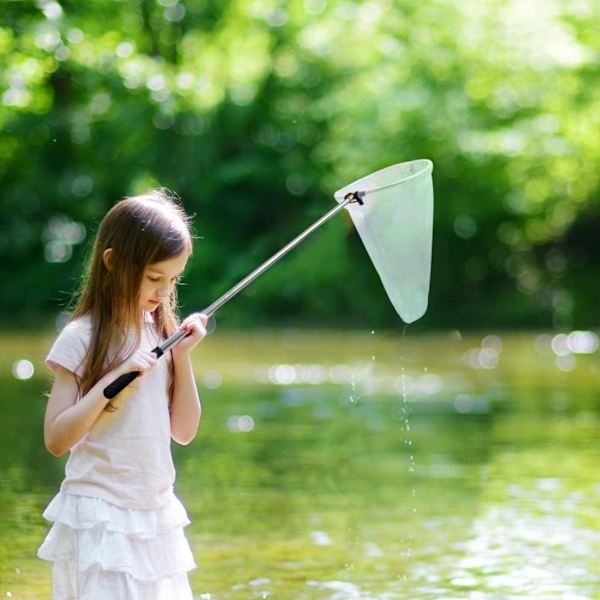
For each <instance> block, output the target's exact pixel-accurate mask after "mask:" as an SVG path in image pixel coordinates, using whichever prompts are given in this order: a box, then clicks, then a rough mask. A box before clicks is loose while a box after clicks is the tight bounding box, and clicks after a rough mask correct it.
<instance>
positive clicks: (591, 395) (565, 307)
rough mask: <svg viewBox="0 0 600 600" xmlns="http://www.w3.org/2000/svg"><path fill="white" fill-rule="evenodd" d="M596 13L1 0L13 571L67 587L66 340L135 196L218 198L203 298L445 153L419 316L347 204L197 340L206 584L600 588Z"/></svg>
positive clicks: (372, 3)
mask: <svg viewBox="0 0 600 600" xmlns="http://www.w3.org/2000/svg"><path fill="white" fill-rule="evenodd" d="M598 31H600V4H599V3H598V2H595V1H594V0H528V1H525V0H463V1H462V2H451V1H450V0H424V1H421V2H414V1H410V2H409V1H407V0H359V1H355V2H352V1H350V0H342V1H331V0H329V1H328V0H288V1H287V2H286V1H283V0H219V1H217V0H203V1H192V0H137V1H135V0H119V1H118V0H87V1H86V2H74V1H72V0H35V1H28V0H4V1H2V2H0V190H1V191H0V199H1V200H0V201H1V203H2V204H1V208H2V210H1V217H0V218H1V221H0V277H1V280H2V300H1V306H2V310H1V311H0V332H1V333H2V335H1V336H0V412H1V414H2V415H3V419H2V421H1V422H0V439H1V440H2V442H1V443H0V449H1V452H0V531H2V532H3V536H4V537H3V538H2V542H1V543H0V596H4V595H6V597H12V598H14V599H25V600H42V599H46V598H48V597H49V595H50V565H48V564H46V563H42V561H39V560H38V559H37V558H36V556H35V552H36V549H37V547H38V546H39V544H40V543H41V541H42V539H43V537H44V535H45V533H46V531H47V524H46V523H45V521H43V519H42V517H41V512H42V510H43V507H44V506H45V505H46V504H47V503H48V501H49V500H50V499H51V497H52V496H53V495H54V493H55V492H56V490H57V488H58V486H59V484H60V481H61V479H62V471H63V461H64V459H63V460H61V461H57V460H55V459H54V458H53V457H51V456H50V455H49V454H48V453H47V452H46V451H45V449H44V447H43V441H42V421H43V412H44V408H45V400H44V399H45V393H46V392H47V390H48V389H49V387H50V385H51V381H50V375H49V373H48V372H47V370H46V369H45V367H44V364H43V358H44V356H45V354H46V352H47V350H48V347H49V345H50V344H51V342H52V339H53V338H54V337H55V335H56V328H55V327H54V325H55V320H56V317H57V314H59V313H61V312H62V311H65V310H67V309H68V303H69V300H70V299H71V297H72V294H73V292H74V290H76V289H77V287H78V284H79V278H80V274H81V271H82V266H83V264H84V260H85V257H86V254H87V251H88V250H89V247H90V244H91V241H92V240H93V236H94V233H95V230H96V228H97V225H98V223H99V221H100V219H101V218H102V216H103V215H104V214H105V212H106V211H107V210H108V209H109V208H110V207H111V206H112V205H113V204H114V202H115V201H117V200H118V199H119V198H122V197H123V196H125V195H130V194H135V193H139V192H143V191H145V190H146V189H148V188H149V187H156V186H166V187H168V188H170V189H172V190H174V191H175V192H177V193H178V194H179V195H180V196H181V198H182V201H183V203H184V205H185V208H186V209H187V211H188V212H189V213H193V214H195V231H196V235H197V236H198V239H197V240H196V242H195V254H194V258H193V260H192V261H190V265H189V266H188V272H187V274H186V276H185V278H184V284H183V285H182V287H181V290H180V297H181V299H182V304H183V306H182V312H183V313H184V314H185V313H187V312H190V311H192V310H196V309H200V308H202V307H205V306H207V305H208V304H209V303H210V302H212V301H213V300H215V299H216V298H217V297H218V296H220V295H221V294H222V293H223V292H224V291H226V290H227V289H228V288H229V287H230V286H232V285H233V284H235V283H236V282H237V281H238V280H240V279H241V278H242V277H244V276H245V275H246V274H247V273H248V272H250V271H251V270H252V269H253V268H254V267H256V266H257V265H258V264H260V263H261V262H263V261H264V260H265V259H266V258H268V257H269V256H270V255H271V254H273V253H274V252H276V251H277V250H279V249H280V248H281V247H282V246H283V245H284V244H286V243H287V242H288V241H289V240H290V239H292V238H293V237H294V236H295V235H296V234H297V233H299V232H300V231H302V230H303V229H304V228H305V227H307V226H308V225H309V224H310V223H312V222H313V221H314V220H315V219H317V218H318V217H320V216H321V215H322V214H324V213H325V212H326V211H327V210H329V209H330V208H331V207H332V206H333V205H334V200H333V198H332V194H333V192H334V191H336V190H337V189H338V188H340V187H342V186H344V185H346V184H348V183H350V182H352V181H353V180H355V179H357V178H359V177H361V176H363V175H366V174H368V173H370V172H372V171H374V170H376V169H380V168H382V167H385V166H387V165H390V164H393V163H396V162H401V161H407V160H412V159H417V158H429V159H431V160H432V161H433V162H434V172H433V178H434V188H435V218H434V238H433V239H434V247H433V265H432V278H431V282H432V284H431V293H430V305H429V310H428V312H427V314H426V315H425V316H424V317H423V318H422V319H420V320H419V321H417V322H416V323H415V324H414V325H410V327H408V328H404V327H403V324H402V322H401V321H400V320H399V318H398V316H397V315H396V313H395V311H394V310H393V308H392V306H391V304H390V303H389V301H388V299H387V297H386V295H385V292H384V291H383V288H382V286H381V283H380V282H379V279H378V277H377V274H376V272H375V270H374V268H373V266H372V264H371V262H370V260H369V258H368V256H367V253H366V252H365V250H364V248H363V247H362V243H361V241H360V239H359V238H358V236H357V234H356V232H355V230H354V228H353V226H352V224H351V222H350V220H349V218H348V216H347V215H343V216H340V217H336V218H335V219H333V220H332V221H330V222H329V223H327V224H326V225H325V226H323V228H322V229H321V230H320V231H319V232H318V233H316V234H314V235H313V236H312V237H311V238H310V239H309V240H308V241H306V242H304V243H303V244H302V245H301V246H300V247H299V248H297V249H296V250H294V252H293V253H292V254H290V255H289V256H287V257H286V258H285V259H284V260H283V261H282V262H281V263H279V264H278V265H277V266H276V267H274V268H273V269H271V270H270V271H269V272H268V273H267V274H265V275H263V276H262V277H261V278H260V279H259V280H258V281H257V282H256V283H254V284H253V285H252V286H251V287H249V288H248V289H247V290H245V291H244V292H243V294H241V295H240V296H239V297H238V298H236V300H235V301H233V302H231V303H229V304H227V305H226V306H225V307H224V308H223V309H222V310H220V311H219V314H218V315H217V318H218V321H219V326H220V325H225V327H224V328H223V329H224V330H221V331H219V330H218V331H217V332H216V334H215V335H211V336H210V337H209V338H208V339H207V340H206V341H205V342H203V344H201V345H200V347H199V348H198V349H197V351H195V353H194V361H195V363H194V366H195V373H196V376H197V380H198V384H199V387H200V389H201V392H202V395H203V423H202V427H201V432H200V435H199V436H198V438H197V439H196V440H195V441H194V442H193V444H191V445H190V446H189V447H186V448H179V447H176V448H174V452H175V460H176V463H177V468H178V484H177V485H178V488H177V489H178V492H180V493H181V496H182V499H183V500H184V502H185V504H186V506H187V507H188V510H189V512H190V516H191V519H192V525H191V526H190V528H189V530H188V535H189V537H190V539H191V541H192V544H193V546H194V552H195V555H196V558H197V561H198V563H199V565H200V568H199V569H198V570H197V571H195V572H194V573H193V574H192V584H193V587H194V590H195V593H196V596H195V597H196V598H197V599H198V600H210V599H213V600H217V599H231V600H234V599H235V600H237V599H238V598H239V599H240V600H241V599H247V598H266V597H277V598H282V599H288V598H289V599H290V600H304V599H306V600H315V599H321V598H322V599H327V600H341V599H343V600H349V599H350V600H354V599H360V600H373V599H375V598H377V600H391V599H393V600H395V599H396V598H398V599H403V598H411V599H415V600H418V599H424V600H430V599H437V598H447V597H448V598H449V597H452V598H473V599H475V598H477V599H481V598H485V599H486V600H487V599H490V600H493V599H496V598H517V597H519V598H522V597H527V598H533V597H539V598H542V597H543V598H548V599H553V598H557V599H563V598H581V599H595V598H600V572H599V568H598V561H597V560H596V557H597V556H598V551H599V549H600V486H599V485H598V483H597V477H596V476H595V471H596V468H597V467H596V465H597V464H598V461H599V460H600V449H599V447H598V439H599V437H600V402H599V398H598V394H597V377H598V369H599V368H600V361H599V359H600V353H599V352H598V348H599V339H598V335H597V332H595V331H594V329H595V327H596V326H597V325H598V316H597V307H598V306H599V305H600V286H599V285H598V280H599V276H600V272H599V269H600V266H599V265H600V260H599V259H600V236H599V235H598V231H600V202H599V201H600V185H599V181H600V180H599V178H598V173H599V172H600V37H599V36H598ZM406 284H407V285H410V282H406ZM60 322H61V319H58V321H57V323H60ZM227 329H229V331H227Z"/></svg>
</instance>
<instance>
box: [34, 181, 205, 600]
mask: <svg viewBox="0 0 600 600" xmlns="http://www.w3.org/2000/svg"><path fill="white" fill-rule="evenodd" d="M191 253H192V236H191V234H190V228H189V223H188V219H187V217H186V215H185V213H184V212H183V210H182V209H181V208H180V206H179V205H178V204H177V203H176V202H175V201H173V200H172V199H171V198H170V197H169V196H168V195H167V194H166V193H165V192H164V191H162V190H155V191H151V192H149V193H147V194H144V195H142V196H137V197H134V198H127V199H125V200H121V201H120V202H118V203H117V204H116V205H115V206H114V207H113V208H112V209H111V210H110V211H109V212H108V214H107V215H106V216H105V218H104V219H103V221H102V223H101V224H100V228H99V230H98V234H97V237H96V241H95V244H94V248H93V252H92V256H91V260H90V264H89V268H88V271H87V273H86V277H85V280H84V284H83V288H82V292H81V294H80V297H79V300H78V303H77V305H76V307H75V310H74V312H73V315H72V317H71V320H70V322H69V323H68V324H67V326H66V327H65V328H64V329H63V330H62V332H61V333H60V335H59V336H58V338H57V340H56V342H55V343H54V345H53V346H52V349H51V350H50V353H49V354H48V356H47V358H46V362H47V364H48V366H49V368H50V369H51V371H52V372H53V373H54V376H55V379H54V384H53V386H52V390H51V392H50V398H49V400H48V405H47V408H46V416H45V420H44V437H45V442H46V447H47V448H48V450H49V452H50V453H51V454H53V455H55V456H61V455H62V454H64V453H65V452H66V451H67V450H70V456H69V460H68V461H67V464H66V468H65V479H64V480H63V482H62V485H61V488H60V492H59V493H58V495H57V496H56V497H55V498H54V499H53V500H52V502H51V503H50V505H49V506H48V508H47V509H46V511H45V512H44V517H45V518H46V519H48V520H49V521H52V522H53V525H52V528H51V529H50V532H49V533H48V536H47V537H46V539H45V541H44V543H43V544H42V546H41V547H40V549H39V551H38V554H39V556H40V557H41V558H43V559H46V560H50V561H53V562H54V566H53V598H54V599H55V600H184V599H185V600H191V598H192V593H191V590H190V586H189V583H188V577H187V572H188V571H189V570H191V569H193V568H194V567H195V564H194V559H193V556H192V553H191V551H190V547H189V545H188V542H187V540H186V538H185V535H184V532H183V528H184V527H185V526H186V525H187V524H188V523H189V520H188V518H187V515H186V512H185V509H184V508H183V506H182V504H181V502H180V501H179V500H178V499H177V498H176V496H175V495H174V493H173V483H174V480H175V470H174V467H173V461H172V458H171V452H170V440H171V438H172V439H174V440H175V441H176V442H178V443H180V444H188V443H189V442H191V441H192V440H193V438H194V436H195V435H196V431H197V428H198V424H199V421H200V410H201V408H200V401H199V397H198V391H197V389H196V385H195V382H194V377H193V373H192V366H191V363H190V358H189V356H190V352H191V350H192V349H193V348H194V346H196V344H198V342H200V340H201V339H202V338H203V337H204V336H205V335H206V329H205V325H206V317H205V316H204V315H197V314H196V315H192V316H191V317H189V318H187V319H185V320H184V321H183V322H182V323H181V324H180V325H179V328H181V329H185V330H186V331H187V332H188V335H187V336H186V337H185V338H184V339H183V340H181V341H180V342H179V343H178V344H177V345H176V346H174V347H173V349H172V350H171V351H170V352H167V353H165V356H164V357H163V358H161V359H160V360H157V359H156V356H155V355H154V354H153V353H151V350H152V348H154V347H156V346H157V345H158V343H160V342H161V341H162V340H163V339H164V338H166V337H168V336H169V335H170V334H172V333H173V331H175V330H176V329H177V328H178V326H177V317H176V292H175V284H176V282H177V279H178V277H179V276H180V275H181V273H182V272H183V270H184V268H185V265H186V263H187V261H188V259H189V257H190V255H191ZM130 371H139V372H140V373H141V376H140V377H138V378H137V379H136V380H135V381H134V383H132V384H130V385H129V387H127V388H126V389H125V390H123V391H122V392H121V393H120V394H119V395H117V396H116V397H115V398H114V399H113V400H111V401H108V400H107V398H105V396H104V394H103V390H104V388H106V386H107V385H108V384H110V383H111V382H112V381H114V380H115V379H116V378H117V377H119V376H120V375H122V374H123V373H127V372H130Z"/></svg>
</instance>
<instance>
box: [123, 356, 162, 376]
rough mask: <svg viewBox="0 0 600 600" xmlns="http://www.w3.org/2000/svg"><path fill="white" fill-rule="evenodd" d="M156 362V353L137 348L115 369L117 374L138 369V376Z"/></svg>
mask: <svg viewBox="0 0 600 600" xmlns="http://www.w3.org/2000/svg"><path fill="white" fill-rule="evenodd" d="M155 364H156V354H154V352H146V351H145V350H137V351H136V352H134V353H133V354H132V355H131V356H130V357H129V358H128V359H127V360H126V361H125V362H124V363H123V364H122V365H119V366H118V367H117V368H116V369H115V371H116V372H117V373H116V374H117V375H123V374H124V373H129V372H130V371H138V372H139V373H140V377H142V376H143V375H144V373H146V372H147V371H149V370H150V369H151V368H152V367H153V366H154V365H155Z"/></svg>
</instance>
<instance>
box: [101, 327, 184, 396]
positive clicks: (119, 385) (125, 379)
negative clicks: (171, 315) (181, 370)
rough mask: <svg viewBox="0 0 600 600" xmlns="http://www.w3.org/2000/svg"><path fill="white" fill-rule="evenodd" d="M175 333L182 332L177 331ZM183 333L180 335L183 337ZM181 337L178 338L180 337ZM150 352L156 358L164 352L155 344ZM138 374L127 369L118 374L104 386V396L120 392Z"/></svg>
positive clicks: (138, 374)
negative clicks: (125, 371)
mask: <svg viewBox="0 0 600 600" xmlns="http://www.w3.org/2000/svg"><path fill="white" fill-rule="evenodd" d="M177 333H182V332H181V331H178V332H177ZM183 333H184V334H185V335H187V332H186V331H184V332H183ZM185 335H183V336H181V337H185ZM171 337H173V336H171ZM181 337H180V338H179V339H181ZM169 339H170V338H169ZM167 341H168V340H167ZM152 352H154V354H156V358H160V357H161V356H162V355H163V354H164V350H163V349H162V348H161V347H160V346H156V348H153V349H152ZM140 375H141V373H140V372H139V371H129V373H123V375H119V377H117V378H116V379H115V380H114V381H113V382H112V383H109V384H108V385H107V386H106V387H105V388H104V392H103V393H104V397H105V398H108V399H109V400H112V399H113V398H114V397H115V396H116V395H117V394H119V393H120V392H122V391H123V390H124V389H125V388H126V387H127V386H128V385H129V384H130V383H131V382H132V381H134V380H135V379H137V378H138V377H139V376H140Z"/></svg>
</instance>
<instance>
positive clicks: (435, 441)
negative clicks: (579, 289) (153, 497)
mask: <svg viewBox="0 0 600 600" xmlns="http://www.w3.org/2000/svg"><path fill="white" fill-rule="evenodd" d="M567 333H568V332H567ZM50 339H51V335H46V336H37V337H28V336H25V335H20V336H16V335H15V336H10V335H4V336H2V345H1V346H0V387H1V390H0V392H1V393H0V404H1V411H2V413H1V414H2V415H3V418H2V420H1V421H0V430H1V431H0V433H1V437H0V439H2V447H1V450H2V452H1V453H0V531H1V532H2V533H1V534H0V535H1V543H0V598H4V597H7V598H21V599H27V600H29V599H31V600H40V599H42V598H43V599H47V598H49V597H50V591H49V590H50V567H49V565H47V564H46V563H43V562H41V561H38V560H37V559H36V558H35V551H36V548H37V545H38V544H39V542H40V541H41V539H42V538H43V536H44V533H45V531H46V524H45V523H44V522H43V521H42V519H41V517H40V514H41V511H42V509H43V507H44V505H45V504H46V503H47V502H48V500H49V499H50V498H51V496H52V495H53V494H54V492H55V490H56V487H57V486H58V484H59V482H60V480H61V477H62V461H60V460H57V459H54V458H52V457H51V456H50V455H48V454H47V453H46V451H45V450H44V449H43V445H42V415H43V409H44V400H43V397H42V393H43V391H44V390H46V389H47V386H48V381H49V380H48V378H47V375H46V372H45V370H44V368H43V366H42V365H41V356H42V355H43V352H44V350H45V349H46V348H47V345H48V343H49V341H50ZM586 339H587V338H584V337H582V336H579V337H577V336H574V337H573V338H572V346H571V350H569V341H568V336H565V337H564V338H558V339H556V337H555V336H552V335H548V336H546V337H541V336H537V335H534V334H521V335H501V336H498V335H496V336H489V335H481V336H472V337H469V338H466V337H464V338H461V336H459V335H457V334H444V335H437V336H425V337H422V338H420V339H413V338H411V337H410V335H408V334H407V335H405V336H402V335H392V334H386V333H383V332H376V333H370V332H365V334H364V335H363V334H340V333H326V332H301V331H287V332H282V333H277V334H274V333H263V334H260V333H256V334H246V335H244V336H234V335H232V334H226V333H223V332H219V333H216V334H215V335H213V336H211V337H210V338H209V339H208V340H207V341H206V342H204V343H203V344H202V345H201V346H200V347H199V348H198V349H197V351H196V354H195V355H194V358H195V361H196V372H197V374H198V379H199V383H200V386H201V388H202V391H203V421H202V425H201V430H200V434H199V436H198V438H197V439H196V440H195V441H194V442H193V443H192V444H191V445H190V446H187V447H183V448H182V447H175V458H176V462H177V468H178V485H177V491H178V494H179V495H180V496H181V497H182V499H183V500H184V502H185V504H186V506H187V507H188V509H189V512H190V515H191V517H192V521H193V523H192V525H191V526H190V527H189V528H188V535H189V537H190V539H191V542H192V544H193V548H194V552H195V555H196V559H197V562H198V564H199V569H198V570H196V571H194V572H193V573H192V575H191V579H192V585H193V588H194V590H195V594H196V598H198V599H200V598H202V599H204V600H206V599H210V600H215V599H238V598H239V599H242V598H243V599H246V598H278V599H279V598H284V599H288V598H289V599H293V600H296V599H303V598H307V599H313V598H316V599H320V598H323V599H340V600H346V599H354V598H357V599H361V600H363V599H377V600H386V599H395V598H400V599H403V598H411V599H419V598H424V599H425V598H427V599H428V598H431V599H438V598H472V599H480V598H485V599H488V598H489V599H496V598H498V599H503V600H504V599H506V598H524V597H526V598H582V599H583V598H600V567H599V566H598V561H597V556H598V552H599V551H600V481H599V480H598V477H597V469H598V466H597V465H598V464H600V444H599V443H598V440H600V406H599V400H598V398H599V395H598V393H597V388H598V386H597V374H596V373H597V367H598V353H597V344H596V346H594V344H593V343H592V342H593V339H592V338H590V339H587V342H586ZM582 340H583V341H582ZM590 340H591V341H590ZM584 342H586V343H584ZM588 342H589V343H588ZM576 343H577V344H579V345H576ZM586 344H587V345H586ZM373 356H375V357H376V359H375V360H373V358H372V357H373ZM23 361H29V362H23ZM32 371H33V372H32ZM350 398H352V400H350Z"/></svg>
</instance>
